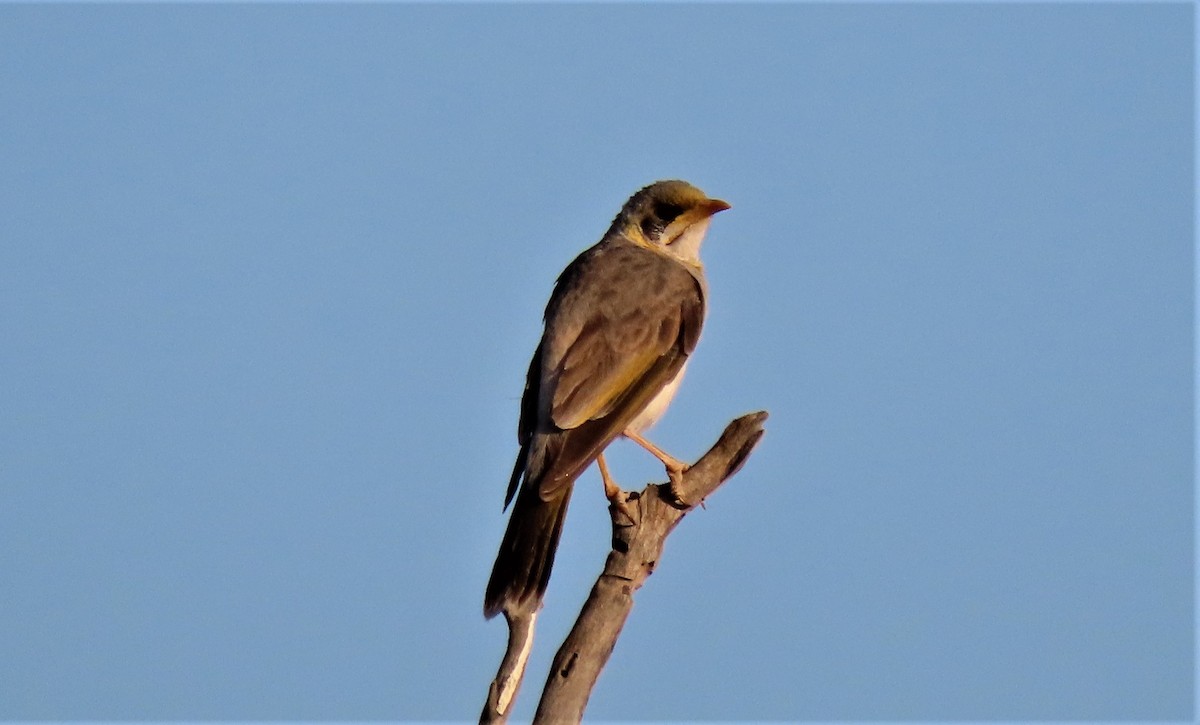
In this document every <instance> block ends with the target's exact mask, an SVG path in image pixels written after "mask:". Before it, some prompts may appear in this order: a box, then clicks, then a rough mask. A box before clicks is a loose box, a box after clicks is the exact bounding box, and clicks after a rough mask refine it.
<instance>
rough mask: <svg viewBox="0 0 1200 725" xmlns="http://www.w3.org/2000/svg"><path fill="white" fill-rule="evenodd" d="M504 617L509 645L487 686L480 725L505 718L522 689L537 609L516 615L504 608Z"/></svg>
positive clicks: (506, 718)
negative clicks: (506, 623) (505, 610)
mask: <svg viewBox="0 0 1200 725" xmlns="http://www.w3.org/2000/svg"><path fill="white" fill-rule="evenodd" d="M504 617H505V619H506V620H507V621H508V647H507V648H506V649H505V651H504V659H502V660H500V669H499V670H497V672H496V677H495V679H493V680H492V684H491V685H490V686H489V687H488V696H487V701H486V702H484V703H483V712H482V713H480V715H479V722H480V723H481V725H482V724H483V723H506V722H508V715H509V713H511V712H512V705H513V702H514V701H515V700H516V699H517V692H518V691H519V690H520V689H521V681H522V680H524V679H525V665H526V664H527V663H528V662H529V652H530V651H531V650H532V649H533V629H534V624H535V622H536V621H537V612H534V613H532V614H518V615H509V614H508V613H507V612H505V614H504Z"/></svg>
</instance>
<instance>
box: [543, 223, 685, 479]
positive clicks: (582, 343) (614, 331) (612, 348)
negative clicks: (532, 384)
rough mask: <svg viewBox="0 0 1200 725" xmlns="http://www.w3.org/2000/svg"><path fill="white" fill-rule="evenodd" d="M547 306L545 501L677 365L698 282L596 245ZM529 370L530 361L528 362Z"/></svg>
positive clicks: (677, 268)
mask: <svg viewBox="0 0 1200 725" xmlns="http://www.w3.org/2000/svg"><path fill="white" fill-rule="evenodd" d="M556 292H557V293H556V294H555V296H554V299H555V300H556V302H557V304H554V305H552V306H550V307H548V308H547V316H546V334H545V336H544V337H543V341H542V345H541V347H540V350H541V352H542V354H541V380H540V388H539V390H538V406H537V416H538V425H537V427H536V431H537V434H542V435H545V436H548V437H549V438H548V439H547V440H546V441H545V444H546V455H545V459H544V461H545V462H544V469H543V470H542V471H540V472H539V473H540V475H539V476H538V478H539V479H540V480H539V481H538V485H539V491H540V493H541V496H542V498H543V499H547V500H548V499H549V498H551V497H553V496H554V495H556V493H557V492H558V490H559V489H560V488H561V487H562V486H564V485H566V484H569V483H570V482H571V481H573V480H574V479H575V478H576V477H578V476H579V474H580V473H582V472H583V469H585V468H587V466H588V465H590V464H591V462H592V461H593V460H595V458H596V456H597V455H599V454H600V453H601V452H602V451H603V450H604V447H605V446H607V445H608V444H609V443H610V442H611V441H612V440H613V439H614V438H615V437H617V436H618V435H620V433H621V432H622V431H623V430H624V429H625V427H626V426H628V425H629V423H630V422H631V421H632V420H633V419H634V418H636V417H637V415H638V413H640V412H641V411H642V410H643V409H644V408H645V407H646V405H647V404H648V403H649V402H650V401H651V400H652V399H653V398H654V396H655V395H657V394H658V392H659V391H660V390H662V388H663V386H665V385H666V384H667V383H669V382H670V381H671V380H672V379H674V377H675V376H676V375H677V374H678V373H679V370H680V368H682V367H683V364H684V361H685V360H686V359H687V356H688V354H689V353H690V352H691V351H692V350H693V349H694V348H695V346H696V342H697V340H698V339H699V336H700V327H701V325H702V324H703V320H704V298H703V293H702V291H701V287H700V284H699V283H698V282H697V280H696V278H695V277H694V276H693V275H692V273H691V272H689V271H688V270H687V268H686V267H684V266H683V265H682V264H680V263H679V262H678V261H676V260H673V259H671V258H669V257H666V256H664V255H661V254H659V253H657V252H654V251H651V250H648V249H643V248H641V247H637V246H634V245H632V244H628V243H616V244H613V243H609V244H601V245H598V246H597V247H593V248H592V249H591V250H589V251H588V252H586V253H585V254H584V255H581V257H580V258H579V259H577V260H576V261H575V262H574V263H572V265H571V266H570V267H568V268H567V270H566V271H565V272H564V273H563V276H562V277H561V278H560V279H559V284H558V290H557V291H556ZM531 372H532V369H531Z"/></svg>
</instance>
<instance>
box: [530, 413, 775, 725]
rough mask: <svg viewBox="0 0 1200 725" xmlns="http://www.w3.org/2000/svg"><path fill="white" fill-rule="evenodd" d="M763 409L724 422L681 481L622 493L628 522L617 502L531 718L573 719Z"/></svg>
mask: <svg viewBox="0 0 1200 725" xmlns="http://www.w3.org/2000/svg"><path fill="white" fill-rule="evenodd" d="M766 419H767V413H766V412H765V411H760V412H758V413H750V414H748V415H744V416H742V417H741V418H738V419H737V420H735V421H733V422H732V423H730V424H729V425H728V426H727V427H726V428H725V432H724V433H723V434H722V435H721V438H720V439H719V440H718V441H717V443H716V444H715V445H714V446H713V447H712V448H711V449H710V450H709V451H708V453H706V454H704V456H703V457H701V458H700V460H699V461H697V462H696V463H695V464H694V465H693V466H692V467H690V468H689V469H688V470H687V471H685V472H684V474H683V476H682V479H681V480H680V481H678V482H674V483H673V484H672V485H668V486H658V485H655V484H650V485H648V486H647V487H646V488H645V489H644V490H643V491H641V492H640V493H636V492H631V493H628V494H627V499H626V508H627V509H629V510H630V512H631V513H632V514H633V517H634V518H635V519H636V520H635V521H632V522H631V521H629V520H628V518H627V517H626V516H625V514H624V513H621V512H620V511H619V510H618V509H617V508H616V507H615V506H610V507H609V514H610V515H611V517H612V521H613V547H612V551H611V552H610V553H609V555H608V560H607V562H605V565H604V571H603V572H602V573H601V574H600V577H599V579H597V580H596V584H595V585H594V586H593V587H592V592H591V594H590V595H589V596H588V599H587V601H586V602H585V603H584V605H583V610H582V611H581V612H580V613H579V618H578V619H576V621H575V626H574V628H572V629H571V632H570V634H568V635H567V638H566V640H565V641H564V642H563V644H562V647H561V648H560V649H559V650H558V654H557V655H555V657H554V663H553V664H552V665H551V668H550V674H549V676H548V677H547V679H546V686H545V687H544V688H543V690H542V698H541V701H540V702H539V703H538V709H537V714H536V715H535V716H534V723H564V722H579V721H580V720H581V719H582V718H583V711H584V708H585V707H586V706H587V701H588V698H589V697H590V696H591V692H592V688H593V687H594V686H595V684H596V679H597V678H598V677H599V676H600V671H601V670H602V669H603V668H604V665H605V664H606V663H607V662H608V658H609V656H610V655H611V654H612V651H613V647H615V646H616V643H617V637H619V636H620V634H621V628H622V627H624V626H625V620H626V619H627V618H628V617H629V612H630V610H631V609H632V608H633V593H634V592H635V591H637V590H638V589H639V588H641V586H642V584H643V583H645V581H646V578H647V577H648V576H650V574H652V573H653V572H654V568H655V566H657V564H658V561H659V559H660V557H661V555H662V550H663V544H664V543H665V542H666V538H667V536H668V535H670V533H671V531H672V530H673V529H674V528H675V526H677V525H678V524H679V522H680V521H681V520H682V519H683V517H684V516H686V515H687V513H688V511H690V510H692V508H694V507H695V506H696V505H697V504H700V503H701V502H703V501H704V499H705V498H706V497H708V496H710V495H711V494H712V493H713V492H714V491H716V490H717V488H719V487H720V486H721V484H723V483H724V482H725V481H726V480H727V479H729V478H730V477H731V476H733V474H735V473H737V471H738V469H740V468H741V467H742V464H743V463H745V461H746V458H747V457H748V456H749V455H750V452H751V451H752V450H753V449H754V446H755V445H756V444H757V443H758V441H759V439H760V438H762V435H763V432H764V429H763V423H764V421H766Z"/></svg>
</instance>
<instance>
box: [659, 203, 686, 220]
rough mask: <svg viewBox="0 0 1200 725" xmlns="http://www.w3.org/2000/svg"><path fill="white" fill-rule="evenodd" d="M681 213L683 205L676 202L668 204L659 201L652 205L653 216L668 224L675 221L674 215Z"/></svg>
mask: <svg viewBox="0 0 1200 725" xmlns="http://www.w3.org/2000/svg"><path fill="white" fill-rule="evenodd" d="M682 213H683V207H681V206H679V205H678V204H669V203H667V202H659V203H657V204H655V205H654V216H656V217H658V218H659V219H661V220H663V221H664V222H665V223H667V224H670V223H671V222H673V221H675V217H677V216H679V215H680V214H682Z"/></svg>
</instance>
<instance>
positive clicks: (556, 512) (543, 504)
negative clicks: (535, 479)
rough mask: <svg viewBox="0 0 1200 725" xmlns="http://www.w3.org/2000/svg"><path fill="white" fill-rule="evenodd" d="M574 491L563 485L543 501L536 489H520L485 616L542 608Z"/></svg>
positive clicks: (485, 604)
mask: <svg viewBox="0 0 1200 725" xmlns="http://www.w3.org/2000/svg"><path fill="white" fill-rule="evenodd" d="M526 483H527V484H528V482H526ZM572 488H574V487H573V486H564V487H562V489H560V492H559V493H558V494H557V495H556V496H555V498H553V499H551V500H550V501H543V500H542V498H541V496H540V495H539V494H538V490H537V489H538V487H537V486H530V485H525V486H522V487H521V491H520V493H518V494H517V502H516V505H514V506H513V511H512V516H511V517H510V518H509V520H508V528H507V529H506V530H505V531H504V540H503V541H501V543H500V553H499V554H497V555H496V563H495V564H493V565H492V577H491V578H490V579H489V580H488V585H487V594H486V596H485V597H484V600H483V615H484V616H485V617H487V618H489V619H490V618H492V617H494V616H496V615H497V614H499V613H500V612H503V611H508V612H509V613H510V614H515V613H517V612H521V611H524V612H536V611H537V609H538V607H539V606H541V603H542V597H543V596H544V595H545V593H546V584H548V583H549V581H550V569H551V567H553V566H554V553H555V551H557V550H558V537H559V536H560V535H561V534H562V527H563V521H564V520H565V519H566V518H567V504H568V503H570V500H571V489H572Z"/></svg>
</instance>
